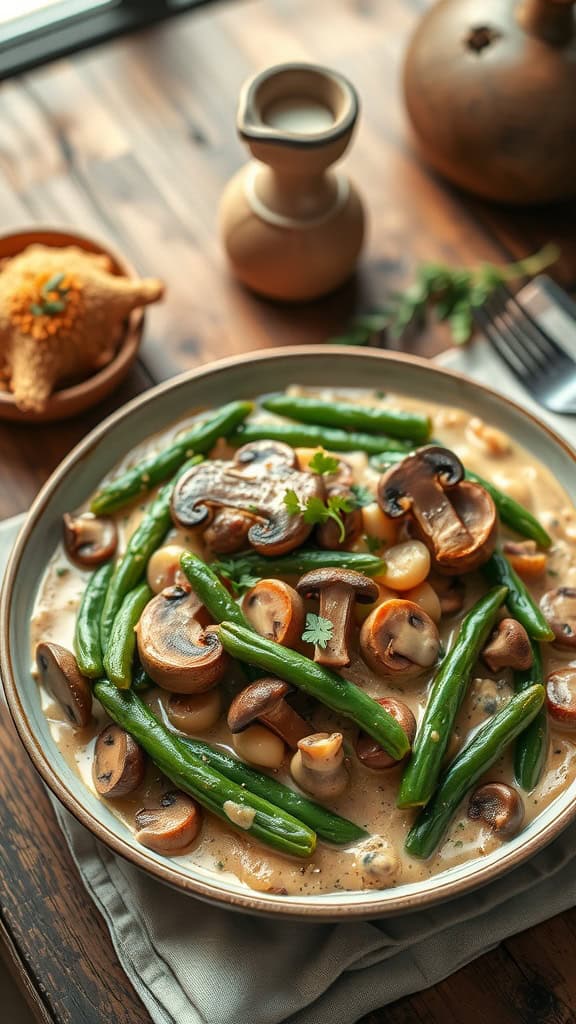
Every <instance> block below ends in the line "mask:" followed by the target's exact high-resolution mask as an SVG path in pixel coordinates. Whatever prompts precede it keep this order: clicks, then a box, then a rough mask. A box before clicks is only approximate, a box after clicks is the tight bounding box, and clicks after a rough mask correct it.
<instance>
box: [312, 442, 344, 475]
mask: <svg viewBox="0 0 576 1024" xmlns="http://www.w3.org/2000/svg"><path fill="white" fill-rule="evenodd" d="M339 465H340V460H339V459H335V458H334V456H332V455H326V452H325V451H324V449H323V448H319V449H318V451H317V452H316V454H315V455H313V456H312V458H311V459H310V462H309V463H308V469H310V470H311V471H312V472H313V473H318V474H319V475H320V476H323V475H324V474H325V473H336V472H337V471H338V466H339Z"/></svg>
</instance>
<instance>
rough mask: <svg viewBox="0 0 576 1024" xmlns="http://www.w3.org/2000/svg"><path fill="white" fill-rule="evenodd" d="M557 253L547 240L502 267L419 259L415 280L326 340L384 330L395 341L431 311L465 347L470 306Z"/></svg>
mask: <svg viewBox="0 0 576 1024" xmlns="http://www.w3.org/2000/svg"><path fill="white" fill-rule="evenodd" d="M559 255H560V253H559V249H558V247H557V246H556V245H554V244H552V243H549V244H548V245H545V246H544V248H543V249H541V250H540V251H539V252H536V253H534V254H533V255H531V256H527V257H525V259H522V260H518V261H517V262H515V263H508V264H504V265H503V266H498V265H496V264H494V263H481V264H480V265H479V266H478V267H474V268H469V269H466V268H464V267H449V266H445V265H444V264H441V263H421V264H419V266H418V267H417V268H416V274H415V280H414V283H413V284H411V285H410V286H409V287H408V288H406V289H404V291H401V292H396V293H395V294H393V295H392V296H391V299H390V304H389V305H388V307H387V308H385V309H383V310H380V311H376V312H373V313H364V314H362V315H360V316H356V317H354V318H353V320H352V321H351V323H350V324H349V326H348V330H347V331H346V333H345V334H343V335H341V336H339V337H337V338H330V339H329V341H330V342H331V343H332V344H335V345H371V344H373V343H374V342H375V343H376V344H378V341H379V338H378V335H379V334H381V333H382V332H383V331H386V333H387V334H388V335H389V337H391V338H393V339H397V338H399V337H400V336H401V334H402V333H403V332H404V331H405V330H406V329H407V328H408V327H412V326H413V325H415V326H417V327H421V326H423V324H424V323H425V321H426V314H427V313H428V312H429V311H430V310H432V309H433V310H434V313H435V315H436V318H437V319H438V320H444V321H446V323H447V324H448V326H449V328H450V331H451V334H452V341H453V342H454V344H455V345H465V344H466V342H467V341H469V340H470V338H471V336H472V333H473V330H474V310H475V309H477V308H478V307H479V306H482V305H483V303H484V302H486V299H488V298H489V297H490V295H492V293H493V292H494V291H495V290H496V289H497V288H499V287H500V285H502V284H505V283H506V282H508V281H517V280H519V279H521V278H523V277H533V276H534V275H535V274H539V273H541V272H542V270H544V269H545V268H546V267H549V266H550V264H552V263H555V262H556V260H557V259H558V257H559Z"/></svg>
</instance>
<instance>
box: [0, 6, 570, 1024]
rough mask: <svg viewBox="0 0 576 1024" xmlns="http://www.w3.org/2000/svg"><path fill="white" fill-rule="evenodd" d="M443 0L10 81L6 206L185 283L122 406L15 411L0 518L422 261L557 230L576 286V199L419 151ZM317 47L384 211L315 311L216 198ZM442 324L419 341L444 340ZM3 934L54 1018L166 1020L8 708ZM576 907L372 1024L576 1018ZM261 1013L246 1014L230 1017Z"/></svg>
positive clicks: (171, 284)
mask: <svg viewBox="0 0 576 1024" xmlns="http://www.w3.org/2000/svg"><path fill="white" fill-rule="evenodd" d="M426 6H427V3H426V2H425V0H385V2H382V0H314V2H313V3H311V2H310V0H246V2H240V0H235V2H230V3H224V4H211V5H208V6H206V7H205V8H203V9H202V10H200V11H197V12H192V13H190V14H188V15H183V16H181V17H179V18H178V19H176V20H175V21H173V22H167V23H165V24H163V25H160V26H158V27H156V28H154V29H153V30H149V31H146V32H142V33H140V34H139V35H137V36H133V37H131V38H125V39H122V40H120V41H117V42H114V43H108V44H106V45H104V46H101V47H98V48H95V49H94V50H92V51H88V52H86V53H83V54H81V55H78V56H77V57H73V58H70V59H67V60H64V61H60V62H57V63H55V64H53V65H51V66H47V67H45V68H41V69H39V70H37V71H35V72H33V73H31V74H28V75H25V76H23V77H21V78H19V79H15V80H12V81H10V82H7V83H4V84H3V85H2V86H1V87H0V223H1V224H2V229H3V230H10V229H11V228H13V227H17V226H19V225H21V224H23V223H27V222H30V221H35V222H39V223H42V222H43V223H51V224H56V225H58V224H62V225H72V226H75V227H77V228H78V229H79V230H81V231H83V232H86V233H92V234H93V235H95V236H96V237H98V238H101V239H103V240H108V241H109V242H112V243H113V244H114V245H116V246H117V247H118V248H119V249H121V250H122V251H123V252H124V253H125V254H126V256H127V257H128V258H129V259H131V260H132V261H133V262H134V263H135V264H136V266H137V267H138V269H139V270H140V271H142V272H143V273H151V274H154V275H160V276H162V277H163V278H165V280H166V281H167V283H168V293H167V298H166V301H165V303H163V304H162V305H161V306H158V307H155V308H153V309H152V310H150V312H149V313H148V316H147V330H146V336H145V341H144V344H143V347H142V354H141V360H140V362H139V364H138V365H137V366H136V368H135V370H134V371H133V372H132V374H131V375H130V378H129V379H128V380H127V382H126V383H125V385H124V386H123V387H122V388H121V389H120V390H119V391H118V392H117V393H116V395H114V396H113V397H112V399H110V400H109V402H108V403H107V404H106V405H105V406H101V407H99V408H98V409H97V410H93V411H92V412H91V413H90V414H88V415H86V416H83V417H79V418H77V419H75V420H71V421H68V422H66V423H63V424H58V425H53V426H50V427H49V428H48V427H42V428H38V427H27V426H20V425H13V424H0V470H1V473H2V481H3V485H2V487H1V488H0V516H8V515H11V514H14V513H15V512H19V511H22V510H25V509H26V508H27V507H28V505H29V503H30V501H31V499H32V498H33V496H34V495H35V493H36V492H37V490H38V488H39V487H40V486H41V484H42V483H43V482H44V480H45V479H46V478H47V476H48V475H49V474H50V472H51V471H52V470H53V469H54V467H55V466H56V465H57V463H58V462H59V460H60V459H61V458H62V457H63V456H64V455H65V454H66V453H67V452H68V451H69V450H70V448H71V447H72V446H73V445H74V444H75V443H76V442H77V441H78V440H79V439H80V438H81V437H83V436H84V435H85V434H86V432H87V431H88V430H89V429H90V428H91V427H92V426H93V425H94V424H95V423H97V422H99V421H100V420H101V419H102V417H103V416H105V415H106V414H107V412H109V411H110V410H111V409H113V408H115V407H117V406H118V405H119V404H121V403H122V402H123V401H125V400H126V399H127V398H128V397H130V396H132V395H134V394H137V393H139V392H140V391H142V390H143V389H145V388H146V387H148V386H149V385H150V383H152V382H153V381H158V380H162V379H165V378H167V377H169V376H171V375H172V374H174V373H176V372H179V371H181V370H184V369H186V368H189V367H194V366H197V365H199V364H202V363H205V362H207V361H209V360H211V359H213V358H217V357H220V356H224V355H230V354H234V353H241V352H243V351H248V350H251V349H257V348H262V347H266V346H280V345H283V344H286V343H292V344H294V343H302V344H305V343H309V342H317V341H322V340H323V339H325V338H327V337H329V336H330V335H331V334H335V333H339V332H340V331H341V330H342V328H343V327H344V325H345V324H346V322H347V320H348V319H349V317H350V316H351V315H352V313H353V312H354V311H357V310H362V311H366V310H368V309H373V308H376V307H378V306H380V305H383V304H385V302H386V298H387V296H388V295H389V294H390V293H391V292H392V291H394V290H395V289H396V288H397V287H398V286H399V285H401V284H403V283H406V282H407V281H408V280H409V279H410V275H411V272H412V269H413V267H414V265H415V264H416V263H417V262H418V261H419V260H422V259H430V260H439V261H447V262H453V263H464V264H468V263H476V262H478V261H480V260H483V259H489V260H496V261H499V260H506V259H509V258H514V257H517V256H520V255H526V254H527V253H529V252H531V251H534V250H535V249H537V248H539V247H540V246H541V245H542V244H544V243H545V242H547V241H549V240H555V241H557V242H558V243H559V244H560V246H561V249H562V258H561V261H560V263H559V265H558V268H557V270H555V273H557V276H558V278H559V280H561V281H562V282H563V283H564V284H565V285H567V286H570V287H572V288H574V287H575V286H576V237H575V232H574V224H575V223H576V208H575V207H574V206H563V207H559V208H556V209H554V210H530V211H518V210H514V209H512V208H498V207H494V206H490V205H488V204H485V203H482V202H480V201H476V200H473V199H471V198H469V197H466V196H464V195H462V194H460V193H459V192H458V191H457V190H456V189H453V188H451V187H449V186H447V185H446V184H445V183H443V182H441V181H440V180H439V179H438V178H437V177H436V176H435V175H434V174H432V173H431V172H430V171H429V170H427V169H426V168H425V167H424V166H423V165H422V164H421V163H420V162H419V160H418V158H417V156H416V154H415V153H414V151H413V149H412V146H411V143H410V140H409V133H408V130H407V126H406V122H405V118H404V115H403V109H402V101H401V94H400V89H399V71H400V67H401V60H402V53H403V51H404V48H405V45H406V42H407V40H408V38H409V34H410V31H411V29H412V27H413V26H414V24H415V21H416V19H417V17H418V15H419V13H420V12H422V11H423V10H424V9H425V8H426ZM284 60H312V61H316V62H318V63H324V64H327V65H329V66H333V67H335V68H337V69H338V70H340V71H342V72H343V73H344V74H346V75H348V76H349V77H350V78H351V80H352V81H353V82H354V83H355V85H356V86H357V88H358V90H359V93H360V96H361V102H362V114H361V120H360V124H359V128H358V132H357V136H356V138H355V140H354V142H353V145H352V148H351V151H350V154H349V157H348V158H347V168H348V169H349V172H350V174H351V176H353V178H354V179H355V181H356V182H357V184H358V186H359V188H360V189H361V191H362V194H363V196H364V198H365V201H366V204H367V207H368V209H369V216H370V230H369V237H368V241H367V245H366V248H365V251H364V254H363V257H362V261H361V265H360V267H359V271H358V274H357V275H356V278H355V279H354V280H353V281H351V282H350V283H349V284H348V285H346V286H345V287H344V288H342V289H341V290H340V291H339V292H337V293H335V294H334V295H332V296H330V297H328V298H327V299H325V300H322V301H320V302H315V303H309V304H306V305H303V306H300V307H297V308H295V307H290V306H287V305H275V304H271V303H268V302H265V301H262V300H260V299H257V298H255V297H254V296H251V295H249V294H247V293H246V292H245V291H244V290H243V289H242V288H241V287H239V286H238V285H237V284H236V283H235V282H234V281H233V280H232V279H231V277H230V276H229V274H228V271H227V268H226V265H225V261H224V258H223V254H222V250H221V247H220V243H219V240H218V235H217V205H218V199H219V196H220V193H221V191H222V188H223V187H224V184H225V182H226V181H227V180H228V178H229V177H230V175H231V174H232V173H233V172H234V171H235V170H236V169H237V168H238V167H239V166H240V165H241V164H242V162H243V161H244V159H245V153H244V150H243V148H242V146H241V145H240V143H239V141H238V140H237V139H236V137H235V132H234V117H235V107H236V101H237V96H238V90H239V88H240V85H241V84H242V82H243V80H244V79H245V78H246V77H247V76H248V75H250V74H252V73H253V72H254V71H256V70H259V69H260V68H262V67H263V66H265V65H266V64H270V63H274V62H280V61H284ZM446 343H447V339H446V336H445V334H444V333H443V332H442V331H440V330H438V329H428V330H426V331H423V332H422V333H420V334H419V335H418V336H414V337H412V338H410V339H409V340H408V342H407V347H408V348H410V349H411V350H413V351H418V352H420V353H422V354H426V355H431V354H434V353H435V352H437V351H439V350H441V349H442V348H443V347H445V345H446ZM0 802H1V804H2V807H3V812H2V825H3V842H2V843H1V844H0V942H1V934H2V933H3V934H4V936H5V942H4V946H5V950H6V952H7V955H8V954H9V957H10V962H11V964H12V967H13V969H14V971H15V973H16V974H17V975H19V977H20V981H21V984H22V986H23V988H24V989H25V990H26V991H27V993H28V998H29V1000H30V1003H31V1005H32V1006H33V1007H34V1008H35V1014H36V1016H37V1019H38V1020H42V1021H44V1022H45V1021H53V1022H54V1024H102V1022H108V1021H114V1022H118V1024H146V1021H147V1020H148V1019H149V1018H148V1016H147V1014H146V1013H145V1011H144V1009H143V1007H142V1006H141V1004H140V1002H139V1000H138V998H137V997H136V995H135V993H134V992H133V990H132V989H131V986H130V985H129V983H128V981H127V980H126V978H125V975H124V974H123V972H122V970H121V968H120V966H119V964H118V961H117V960H116V957H115V955H114V952H113V949H112V946H111V943H110V939H109V937H108V933H107V930H106V927H105V925H104V923H103V921H102V920H101V918H100V917H99V915H98V914H97V913H96V911H95V910H94V909H93V907H92V905H91V903H90V902H89V901H88V900H87V897H86V894H85V893H84V890H83V888H82V886H81V883H80V881H79V878H78V875H77V872H76V870H75V868H74V866H73V864H72V862H71V859H70V856H69V854H68V852H67V849H66V847H65V845H64V844H63V842H62V838H61V836H60V833H59V832H58V829H57V828H56V825H55V822H54V818H53V815H52V811H51V809H50V805H49V803H48V800H47V798H46V796H45V793H44V791H43V788H42V785H41V783H40V781H39V780H38V778H37V777H36V775H35V773H34V771H33V769H32V767H31V765H30V764H29V762H28V760H27V758H26V755H25V753H24V752H23V749H22V748H21V746H20V744H19V742H18V739H17V737H16V735H15V732H14V730H13V727H12V725H11V723H10V721H9V716H8V713H7V711H6V709H5V707H0ZM575 943H576V911H572V912H569V913H566V914H563V915H561V916H560V917H557V918H555V919H553V920H551V921H548V922H546V923H545V924H543V925H541V926H540V927H538V928H535V929H531V930H530V931H529V932H526V933H524V934H522V935H519V936H515V937H514V938H512V939H509V940H508V941H506V942H505V943H503V944H502V946H501V947H500V948H499V949H497V950H494V951H492V952H491V953H489V954H487V955H485V956H484V957H482V958H481V959H480V960H478V961H476V962H475V963H474V964H471V965H470V966H468V967H467V968H465V969H464V970H461V971H459V972H458V973H457V974H455V975H453V976H452V977H451V978H449V979H447V980H446V981H444V982H442V983H441V984H439V985H437V986H436V987H435V988H433V989H429V990H427V991H424V992H421V993H418V994H416V995H414V996H412V997H410V998H407V999H404V1000H402V1001H401V1002H400V1003H397V1004H395V1005H393V1006H391V1007H387V1008H386V1009H383V1010H381V1011H377V1012H375V1013H372V1014H370V1015H369V1016H368V1017H366V1018H365V1020H364V1024H384V1022H387V1024H407V1022H410V1021H414V1020H419V1021H423V1022H426V1024H450V1022H462V1021H466V1024H481V1022H482V1024H484V1022H485V1021H487V1020H490V1021H491V1024H516V1022H523V1024H532V1022H542V1024H544V1022H545V1024H568V1022H572V1021H575V1020H576V1017H575V1015H574V1010H573V1007H574V1006H575V1005H576V974H575V973H574V971H573V969H572V968H573V963H574V949H575ZM231 1024H244V1022H231Z"/></svg>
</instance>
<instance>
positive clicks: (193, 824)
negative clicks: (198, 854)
mask: <svg viewBox="0 0 576 1024" xmlns="http://www.w3.org/2000/svg"><path fill="white" fill-rule="evenodd" d="M134 820H135V823H136V839H137V840H138V842H139V843H142V846H147V847H148V849H149V850H155V851H156V853H174V851H175V850H183V849H184V847H185V846H189V845H190V843H191V842H192V841H193V840H194V839H195V838H196V836H197V835H198V832H199V831H200V825H201V824H202V818H201V813H200V808H199V807H198V804H197V803H196V802H195V801H194V800H192V798H191V797H189V796H187V795H186V794H185V793H180V792H178V791H177V790H173V791H171V792H170V793H165V794H164V796H162V797H161V798H160V802H159V806H158V807H142V808H141V809H140V810H139V811H136V815H135V819H134Z"/></svg>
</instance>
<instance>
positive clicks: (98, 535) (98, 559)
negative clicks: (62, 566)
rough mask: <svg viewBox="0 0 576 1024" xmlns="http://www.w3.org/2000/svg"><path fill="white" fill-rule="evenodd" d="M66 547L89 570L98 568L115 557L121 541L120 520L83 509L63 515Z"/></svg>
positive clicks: (70, 554)
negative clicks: (119, 533) (119, 536)
mask: <svg viewBox="0 0 576 1024" xmlns="http://www.w3.org/2000/svg"><path fill="white" fill-rule="evenodd" d="M62 521H63V526H64V547H65V548H66V553H67V555H68V557H69V558H70V559H71V560H72V561H73V562H76V564H77V565H80V566H82V568H85V569H94V568H95V567H96V566H97V565H102V563H103V562H107V561H108V559H110V558H112V556H113V555H114V553H115V551H116V547H117V544H118V530H117V529H116V523H115V522H114V520H113V519H111V518H110V516H95V515H93V514H92V512H83V513H82V515H80V516H73V515H71V514H70V513H69V512H65V513H64V515H63V517H62Z"/></svg>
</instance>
